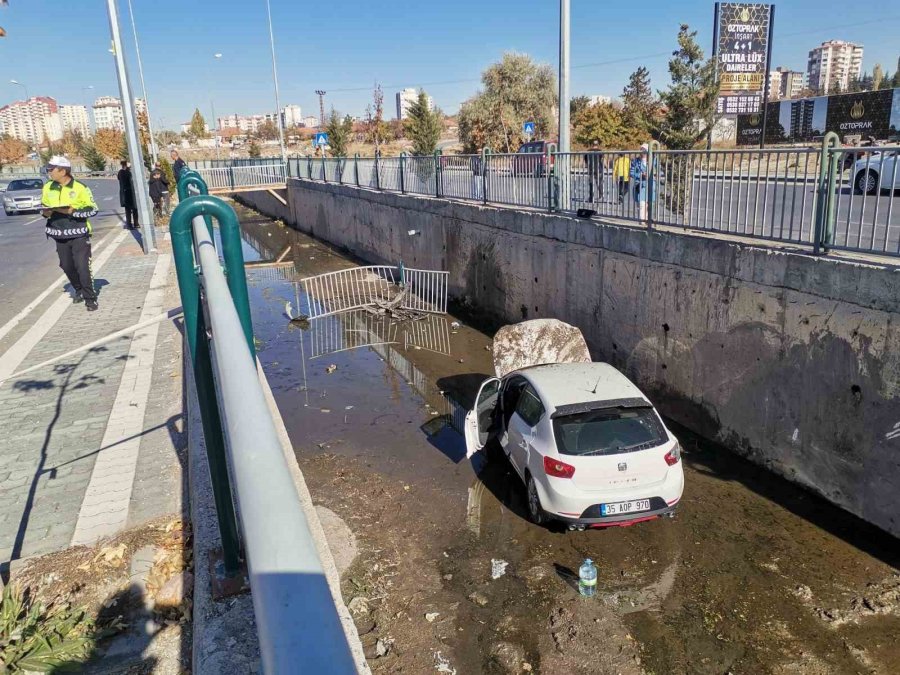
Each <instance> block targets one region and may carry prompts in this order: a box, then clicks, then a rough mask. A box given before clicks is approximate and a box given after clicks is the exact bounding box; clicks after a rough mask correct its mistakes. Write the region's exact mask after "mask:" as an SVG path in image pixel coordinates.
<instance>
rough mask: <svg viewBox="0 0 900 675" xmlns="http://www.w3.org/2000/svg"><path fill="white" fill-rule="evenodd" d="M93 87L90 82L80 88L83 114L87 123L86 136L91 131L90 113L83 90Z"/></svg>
mask: <svg viewBox="0 0 900 675" xmlns="http://www.w3.org/2000/svg"><path fill="white" fill-rule="evenodd" d="M93 88H94V85H92V84H89V85H88V86H86V87H82V88H81V98H82V100H83V101H84V114H85V116H87V123H88V124H87V135H88V136H90V135H91V131H92V128H91V113H90V110H91V106H89V105H88V98H87V96H85V95H84V92H86V91H89V90H91V89H93Z"/></svg>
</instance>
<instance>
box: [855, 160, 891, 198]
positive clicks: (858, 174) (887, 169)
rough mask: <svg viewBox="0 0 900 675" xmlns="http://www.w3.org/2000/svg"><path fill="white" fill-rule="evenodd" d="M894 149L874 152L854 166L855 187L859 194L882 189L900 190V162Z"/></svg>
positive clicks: (872, 192) (871, 193)
mask: <svg viewBox="0 0 900 675" xmlns="http://www.w3.org/2000/svg"><path fill="white" fill-rule="evenodd" d="M898 154H900V153H897V152H894V151H888V152H873V153H872V154H871V155H869V156H867V157H863V158H861V159H858V160H857V161H856V163H855V164H854V166H853V189H854V190H855V191H856V193H857V194H863V193H865V194H870V195H873V194H876V193H877V192H879V191H880V190H900V164H898V163H897V155H898Z"/></svg>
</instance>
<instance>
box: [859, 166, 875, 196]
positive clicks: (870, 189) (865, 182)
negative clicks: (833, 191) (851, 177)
mask: <svg viewBox="0 0 900 675" xmlns="http://www.w3.org/2000/svg"><path fill="white" fill-rule="evenodd" d="M853 185H854V186H855V187H856V194H860V195H861V194H863V193H865V194H867V195H874V194H875V192H876V191H877V189H878V174H877V173H876V172H874V171H872V170H869V171H860V172H859V173H858V174H856V180H855V181H853Z"/></svg>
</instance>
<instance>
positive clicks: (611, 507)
mask: <svg viewBox="0 0 900 675" xmlns="http://www.w3.org/2000/svg"><path fill="white" fill-rule="evenodd" d="M649 510H650V500H649V499H635V500H634V501H630V502H614V503H612V504H601V505H600V515H602V516H620V515H623V514H626V513H637V512H638V511H649Z"/></svg>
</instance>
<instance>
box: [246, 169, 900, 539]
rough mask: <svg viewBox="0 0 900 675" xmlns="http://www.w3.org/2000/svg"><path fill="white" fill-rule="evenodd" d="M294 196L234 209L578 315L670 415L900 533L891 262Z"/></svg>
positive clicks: (599, 354)
mask: <svg viewBox="0 0 900 675" xmlns="http://www.w3.org/2000/svg"><path fill="white" fill-rule="evenodd" d="M286 193H287V194H286V197H287V201H288V206H287V207H285V206H283V205H282V204H281V203H280V202H278V200H276V199H275V198H274V197H272V196H271V195H270V194H268V193H266V192H259V193H244V194H243V195H241V201H242V202H245V203H246V204H248V205H249V206H252V207H254V208H257V209H258V210H260V211H262V212H263V213H266V214H267V215H272V216H275V217H278V218H283V219H284V220H285V221H286V222H288V223H290V224H292V225H293V226H295V227H297V228H298V229H300V230H302V231H304V232H307V233H310V234H312V235H314V236H316V237H318V238H320V239H323V240H325V241H328V242H331V243H332V244H335V245H338V246H341V247H346V248H347V249H349V250H350V251H352V252H353V253H354V254H355V255H357V256H359V257H361V258H363V259H366V260H369V261H372V262H373V263H392V264H396V263H397V262H398V261H400V260H402V261H403V262H404V263H405V264H406V265H407V266H408V267H419V268H426V269H428V268H433V269H447V270H449V272H450V293H451V296H452V297H455V298H456V299H458V300H461V301H463V302H465V303H468V304H470V305H471V306H472V307H473V308H474V309H476V310H478V311H482V312H486V313H488V314H489V315H490V316H491V317H492V319H495V320H496V322H497V323H498V324H499V323H506V322H515V321H520V320H522V319H524V318H538V317H556V318H559V319H562V320H564V321H567V322H569V323H572V324H575V325H577V326H578V327H579V328H581V330H582V331H583V333H584V335H585V338H586V339H587V341H588V344H589V345H590V348H591V351H592V353H593V356H594V358H595V359H597V360H605V361H608V362H610V363H612V364H614V365H615V366H617V367H618V368H620V369H622V370H623V371H624V372H625V373H626V374H627V375H628V376H629V377H630V378H632V379H633V380H634V381H635V382H637V383H638V385H639V386H640V387H641V388H642V389H643V390H644V391H645V392H646V393H647V394H648V395H649V396H650V397H651V398H652V399H653V400H654V401H656V402H657V403H658V405H659V407H660V408H661V409H662V410H663V412H664V413H665V414H666V415H668V416H670V417H671V418H673V419H675V420H676V421H678V422H680V423H682V424H684V425H685V426H687V427H689V428H691V429H693V430H695V431H696V432H698V433H699V434H701V435H703V436H704V437H707V438H709V439H713V440H716V441H719V442H721V443H722V444H724V445H726V446H727V447H729V448H731V449H732V450H734V451H735V452H738V453H740V454H741V455H744V456H746V457H748V458H750V459H751V460H753V461H755V462H757V463H759V464H762V465H764V466H766V467H768V468H769V469H771V470H772V471H774V472H776V473H778V474H781V475H783V476H785V477H787V478H789V479H791V480H793V481H795V482H797V483H799V484H802V485H804V486H807V487H809V488H811V489H812V490H814V491H815V492H818V493H820V494H822V495H824V496H825V497H826V498H827V499H829V500H831V501H832V502H834V503H836V504H838V505H840V506H842V507H843V508H845V509H847V510H849V511H851V512H852V513H855V514H857V515H859V516H861V517H862V518H864V519H865V520H867V521H870V522H872V523H875V524H876V525H878V526H880V527H881V528H883V529H885V530H887V531H888V532H891V533H892V534H894V535H895V536H900V405H898V393H900V271H898V269H897V268H896V267H893V266H890V265H882V264H866V263H862V262H852V261H848V260H846V259H845V260H838V259H831V258H815V257H812V256H810V255H805V254H801V253H791V252H784V251H776V250H773V249H770V248H767V247H765V246H751V245H746V244H741V243H736V242H733V241H724V240H722V239H715V238H712V237H706V236H695V235H691V234H686V233H678V232H659V231H647V230H644V229H642V228H636V227H635V228H631V227H622V226H617V225H611V224H603V223H600V222H597V221H593V222H588V221H583V220H578V219H575V218H570V217H565V216H558V215H549V214H544V213H535V212H524V211H515V210H512V209H506V208H496V207H487V206H479V205H477V204H465V203H460V202H449V201H441V200H438V199H432V198H427V197H418V196H408V195H398V194H388V193H380V192H374V191H369V190H361V189H357V188H353V187H344V186H337V185H330V184H321V183H312V182H308V181H298V180H292V181H291V182H290V184H289V186H288V190H287V191H286ZM282 194H285V193H284V192H282ZM411 230H414V231H415V234H412V235H411V234H409V232H410V231H411Z"/></svg>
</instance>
